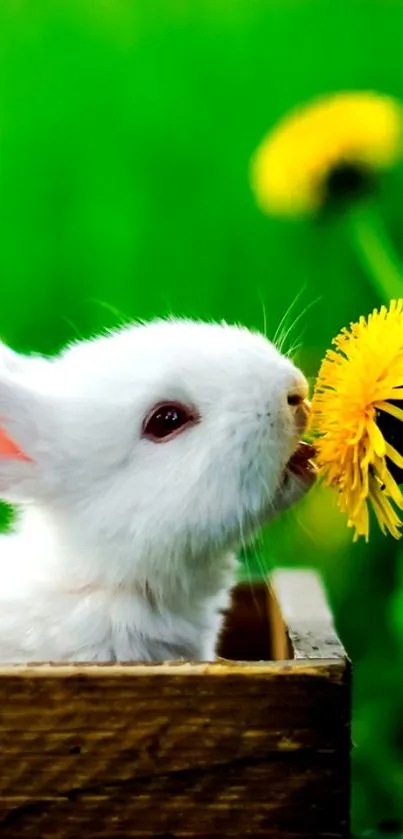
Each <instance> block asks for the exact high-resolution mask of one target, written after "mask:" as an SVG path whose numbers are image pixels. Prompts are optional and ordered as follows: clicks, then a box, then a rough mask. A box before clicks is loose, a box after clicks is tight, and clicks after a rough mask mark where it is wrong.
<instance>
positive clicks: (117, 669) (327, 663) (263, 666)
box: [0, 658, 336, 679]
mask: <svg viewBox="0 0 403 839" xmlns="http://www.w3.org/2000/svg"><path fill="white" fill-rule="evenodd" d="M335 663H336V662H335V661H334V660H332V659H331V658H329V659H328V660H326V659H321V660H320V661H315V662H312V663H310V662H307V661H303V660H299V661H298V660H297V661H294V660H290V661H262V662H259V661H258V662H250V661H246V662H242V661H235V662H233V661H227V660H225V661H224V660H220V661H216V662H207V663H205V662H194V661H180V662H176V661H167V662H161V663H157V664H144V663H141V664H137V663H136V662H131V663H128V664H116V663H114V662H111V663H106V664H99V663H94V664H92V663H90V664H84V665H83V664H53V663H52V664H48V663H42V662H39V663H38V664H26V665H25V664H16V665H10V666H7V667H5V666H2V667H0V679H2V678H7V677H13V678H15V677H18V678H21V679H27V678H28V679H33V678H38V679H41V678H49V677H52V678H55V679H57V678H59V679H66V678H67V679H68V678H75V679H76V678H77V677H80V676H82V677H84V678H93V679H97V678H108V679H123V678H132V677H133V676H165V677H166V676H172V677H175V676H178V677H182V678H183V677H184V676H186V677H188V676H190V677H191V676H209V677H214V678H217V679H220V678H221V679H222V678H225V677H226V676H237V677H238V676H239V677H242V678H251V677H254V676H256V677H258V678H262V677H267V678H274V677H276V678H277V677H281V676H284V677H287V676H289V675H290V673H292V672H298V674H299V675H301V676H313V677H315V676H316V677H318V678H323V677H324V676H326V675H328V674H329V673H331V672H332V671H333V670H334V667H335Z"/></svg>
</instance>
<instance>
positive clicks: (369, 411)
mask: <svg viewBox="0 0 403 839" xmlns="http://www.w3.org/2000/svg"><path fill="white" fill-rule="evenodd" d="M333 345H334V349H330V350H328V352H327V354H326V356H325V359H324V360H323V362H322V365H321V368H320V371H319V375H318V378H317V382H316V385H315V389H314V395H313V399H312V416H311V428H312V431H314V432H315V433H316V434H317V435H318V439H317V441H316V443H315V445H316V447H317V465H318V468H319V473H320V474H322V476H323V477H324V479H325V482H326V483H327V484H330V485H332V486H334V487H336V488H337V489H338V491H339V506H340V508H341V510H342V511H343V512H345V513H347V515H348V524H349V526H350V527H353V528H354V529H355V535H354V538H355V539H357V538H358V537H359V536H365V538H366V539H367V540H368V535H369V512H368V503H370V504H371V505H372V508H373V510H374V512H375V515H376V518H377V520H378V523H379V525H380V527H381V529H382V531H383V533H386V532H387V531H389V532H390V533H391V534H392V536H394V537H395V538H396V539H398V538H399V537H400V535H401V533H400V531H399V528H400V526H401V524H402V522H401V520H400V518H399V515H398V513H397V512H396V507H397V508H398V509H399V510H403V495H402V492H401V490H400V488H399V485H398V484H399V483H402V482H403V471H402V470H403V456H402V452H403V424H402V423H403V390H402V388H403V299H399V300H397V301H392V302H391V304H390V307H389V309H387V308H386V307H385V306H382V307H381V308H380V309H379V310H377V309H375V310H374V311H373V312H372V314H370V315H369V317H368V318H367V319H365V318H364V317H361V318H360V319H359V321H358V323H352V324H351V325H350V327H349V328H345V329H343V330H342V331H341V332H340V334H339V335H338V336H337V337H336V338H335V339H334V341H333Z"/></svg>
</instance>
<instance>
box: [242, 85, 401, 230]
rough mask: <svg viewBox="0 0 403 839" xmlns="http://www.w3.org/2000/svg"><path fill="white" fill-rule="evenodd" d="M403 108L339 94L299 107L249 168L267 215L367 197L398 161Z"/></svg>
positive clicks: (373, 97) (387, 100) (381, 99)
mask: <svg viewBox="0 0 403 839" xmlns="http://www.w3.org/2000/svg"><path fill="white" fill-rule="evenodd" d="M402 149H403V109H402V106H401V105H400V103H399V102H397V101H396V100H395V99H393V98H391V97H387V96H382V95H380V94H377V93H372V92H365V91H363V92H354V91H351V92H340V93H336V94H333V95H328V96H326V97H323V98H321V99H319V100H317V101H315V102H313V103H311V104H308V105H306V106H301V107H299V108H297V109H296V110H295V111H294V112H292V113H290V114H289V115H287V116H286V117H285V118H284V119H283V120H282V121H281V122H280V123H279V124H278V125H277V126H276V127H275V128H274V129H273V130H272V131H271V132H270V133H269V134H268V135H267V137H266V138H265V139H264V140H263V142H262V144H261V145H260V147H259V148H258V149H257V151H256V152H255V154H254V156H253V159H252V165H251V180H252V187H253V190H254V192H255V196H256V199H257V202H258V204H259V206H260V207H261V209H262V210H264V211H265V212H267V213H274V214H279V215H286V216H298V215H304V214H309V213H314V212H316V211H318V210H320V209H321V208H322V207H323V206H325V205H326V203H327V202H328V201H330V200H332V199H333V200H337V199H339V200H340V199H343V198H344V199H346V198H347V199H348V198H354V197H356V196H359V195H361V193H362V192H363V191H365V189H366V188H368V186H370V185H371V180H372V177H373V175H374V174H376V173H377V172H378V171H381V170H383V169H387V168H389V167H390V166H392V165H393V164H394V163H396V162H397V161H398V159H399V158H400V155H401V153H402Z"/></svg>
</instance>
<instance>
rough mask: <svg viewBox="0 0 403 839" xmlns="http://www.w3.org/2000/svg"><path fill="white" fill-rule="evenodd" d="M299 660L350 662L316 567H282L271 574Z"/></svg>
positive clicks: (272, 584) (293, 647) (274, 591)
mask: <svg viewBox="0 0 403 839" xmlns="http://www.w3.org/2000/svg"><path fill="white" fill-rule="evenodd" d="M270 587H271V589H272V591H273V593H274V596H275V598H276V600H277V603H278V606H279V610H280V612H281V615H282V618H283V620H284V624H285V629H286V632H287V634H288V637H289V639H290V642H291V647H292V651H293V655H294V658H295V660H296V661H302V660H304V661H305V662H306V661H310V660H315V661H316V662H318V661H322V662H325V661H327V662H328V661H329V660H330V661H334V662H344V663H347V660H348V658H347V653H346V651H345V649H344V647H343V645H342V643H341V641H340V638H339V636H338V635H337V632H336V629H335V626H334V621H333V615H332V613H331V610H330V608H329V605H328V601H327V596H326V593H325V589H324V587H323V584H322V581H321V578H320V576H319V574H318V573H317V572H316V571H313V570H305V569H288V568H284V569H278V570H276V571H274V572H273V573H272V574H271V576H270Z"/></svg>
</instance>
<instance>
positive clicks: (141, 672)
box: [0, 656, 350, 839]
mask: <svg viewBox="0 0 403 839" xmlns="http://www.w3.org/2000/svg"><path fill="white" fill-rule="evenodd" d="M349 724H350V672H349V666H348V662H347V661H346V659H345V658H335V657H332V656H331V657H329V658H321V659H319V660H303V659H299V660H289V661H278V662H273V661H271V662H259V663H257V662H255V663H251V662H250V663H246V664H241V663H236V662H227V661H219V662H217V663H214V664H204V663H192V662H183V663H164V664H161V665H145V664H139V665H136V664H132V665H105V666H103V667H100V666H97V665H89V666H82V665H78V666H65V665H46V664H44V665H38V666H35V667H33V666H32V667H31V666H30V667H28V666H27V667H23V666H17V667H14V668H2V669H1V670H0V836H1V837H2V839H17V837H18V839H20V837H21V839H23V837H29V839H56V837H57V839H81V837H82V836H84V835H85V836H86V837H99V839H101V837H103V839H107V837H108V839H129V837H144V839H147V837H153V839H169V837H171V839H172V837H178V839H179V837H193V839H196V837H197V839H207V837H211V839H218V837H224V836H232V837H243V836H246V837H247V836H256V837H259V836H265V837H280V836H281V837H283V839H297V837H299V839H301V837H309V839H312V837H314V836H316V837H328V839H330V837H334V839H335V838H336V837H339V838H340V837H347V835H348V811H349V750H350V728H349Z"/></svg>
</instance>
